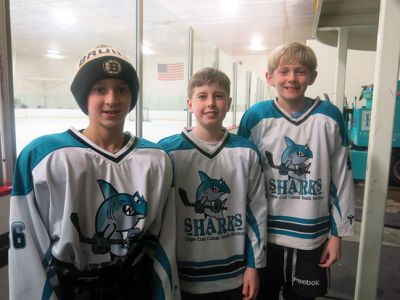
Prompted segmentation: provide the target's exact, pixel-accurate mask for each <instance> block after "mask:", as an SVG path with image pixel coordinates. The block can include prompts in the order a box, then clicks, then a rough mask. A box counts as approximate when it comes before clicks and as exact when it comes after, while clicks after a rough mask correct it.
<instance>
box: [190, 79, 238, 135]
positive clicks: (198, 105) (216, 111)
mask: <svg viewBox="0 0 400 300" xmlns="http://www.w3.org/2000/svg"><path fill="white" fill-rule="evenodd" d="M187 103H188V108H189V110H190V111H191V112H192V113H193V114H194V116H195V118H196V121H197V122H196V126H200V127H202V128H204V129H205V130H210V129H220V128H222V122H223V121H224V119H225V116H226V113H227V112H228V111H229V109H230V107H231V98H229V95H228V94H227V92H226V91H225V90H224V89H223V88H221V87H220V86H219V85H218V84H215V83H213V84H206V85H202V86H199V87H195V88H194V89H193V93H192V97H191V98H189V99H188V100H187Z"/></svg>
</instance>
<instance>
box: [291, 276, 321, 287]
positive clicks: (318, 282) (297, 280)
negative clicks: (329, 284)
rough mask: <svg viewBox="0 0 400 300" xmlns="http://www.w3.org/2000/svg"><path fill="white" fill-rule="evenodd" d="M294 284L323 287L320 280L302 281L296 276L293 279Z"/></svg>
mask: <svg viewBox="0 0 400 300" xmlns="http://www.w3.org/2000/svg"><path fill="white" fill-rule="evenodd" d="M293 282H297V283H298V284H301V285H308V286H319V285H321V284H320V281H319V280H308V279H300V278H297V277H296V276H295V277H294V278H293Z"/></svg>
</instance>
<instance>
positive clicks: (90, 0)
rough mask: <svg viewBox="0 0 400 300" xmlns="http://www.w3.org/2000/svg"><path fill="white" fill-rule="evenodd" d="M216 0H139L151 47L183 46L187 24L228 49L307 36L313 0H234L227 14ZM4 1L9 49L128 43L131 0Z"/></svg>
mask: <svg viewBox="0 0 400 300" xmlns="http://www.w3.org/2000/svg"><path fill="white" fill-rule="evenodd" d="M220 2H221V1H219V0H159V1H156V0H144V21H145V23H144V37H145V38H147V39H150V42H151V43H152V47H154V49H155V51H157V49H158V50H160V51H161V50H163V51H166V50H168V51H182V50H183V51H186V50H187V28H188V26H192V27H193V29H194V31H195V36H198V37H200V38H201V39H202V40H204V41H208V42H209V43H210V44H213V45H216V46H217V47H219V48H220V49H221V50H222V51H224V52H225V53H227V54H229V55H253V54H266V53H267V51H268V50H270V49H271V48H273V47H275V46H276V45H279V44H282V43H285V42H288V41H293V40H295V41H300V42H305V41H306V40H307V39H311V38H312V31H313V22H314V9H313V4H314V0H238V1H237V2H238V10H237V11H236V12H234V13H232V14H229V13H227V12H228V11H229V8H228V9H227V8H225V9H222V8H221V6H220ZM225 2H226V1H225ZM233 2H235V1H234V0H230V1H228V3H233ZM10 7H11V25H12V28H11V29H12V47H13V50H14V51H18V52H31V53H33V52H35V53H38V54H39V53H45V52H46V51H47V50H48V49H51V48H56V49H62V52H63V53H64V54H65V55H67V56H68V55H73V56H74V57H76V55H77V54H76V53H79V54H81V53H83V52H84V51H86V50H87V47H88V46H87V45H88V44H90V45H92V46H93V45H96V44H98V43H99V42H101V43H107V44H111V45H121V44H123V45H125V46H126V48H128V47H129V48H130V47H134V42H135V29H134V28H135V23H134V22H135V1H133V0H115V1H104V0H86V1H81V0H58V1H54V0H34V1H32V0H10ZM55 11H64V12H69V14H70V17H68V16H67V17H65V16H64V17H59V20H58V21H64V24H61V23H57V22H55V21H56V20H55V18H54V12H55ZM68 21H71V22H70V23H68ZM73 21H75V22H73ZM130 24H132V26H129V25H130ZM166 33H168V34H167V35H166ZM254 34H258V35H260V36H261V38H262V44H263V45H264V46H265V47H266V48H265V49H264V50H261V51H252V50H249V49H248V46H249V45H250V42H251V38H252V37H253V35H254ZM127 36H128V37H129V36H131V37H132V39H127V38H126V37H127ZM166 36H167V38H168V39H169V43H166V42H167V41H166V40H165V38H166ZM99 39H101V41H99ZM171 41H173V42H172V43H171ZM121 50H123V51H124V49H121Z"/></svg>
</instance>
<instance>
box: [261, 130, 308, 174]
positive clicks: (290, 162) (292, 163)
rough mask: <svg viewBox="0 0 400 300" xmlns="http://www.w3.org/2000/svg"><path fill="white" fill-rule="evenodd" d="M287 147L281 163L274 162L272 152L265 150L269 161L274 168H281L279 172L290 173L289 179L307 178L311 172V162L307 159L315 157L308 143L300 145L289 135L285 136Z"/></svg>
mask: <svg viewBox="0 0 400 300" xmlns="http://www.w3.org/2000/svg"><path fill="white" fill-rule="evenodd" d="M284 138H285V143H286V149H285V150H283V152H282V155H281V164H280V165H279V166H277V165H275V164H274V161H273V159H272V153H270V152H268V151H265V155H266V157H267V160H268V163H269V164H270V166H271V167H272V168H274V169H278V170H279V174H281V175H288V177H289V179H290V178H293V179H298V180H306V174H310V171H309V168H310V166H311V163H308V164H306V161H307V160H309V159H311V158H313V153H312V151H311V150H310V148H309V147H308V146H307V144H306V145H299V144H296V143H295V142H293V141H292V140H291V139H290V138H289V137H287V136H285V137H284Z"/></svg>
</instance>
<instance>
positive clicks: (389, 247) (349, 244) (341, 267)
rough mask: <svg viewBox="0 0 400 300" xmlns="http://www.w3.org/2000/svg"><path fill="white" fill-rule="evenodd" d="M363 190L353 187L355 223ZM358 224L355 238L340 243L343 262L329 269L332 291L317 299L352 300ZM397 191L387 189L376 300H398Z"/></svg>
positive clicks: (399, 204)
mask: <svg viewBox="0 0 400 300" xmlns="http://www.w3.org/2000/svg"><path fill="white" fill-rule="evenodd" d="M363 192H364V188H363V186H357V187H356V220H357V219H358V218H361V214H362V203H363V196H364V195H363V194H364V193H363ZM360 228H361V223H360V220H359V219H358V220H357V221H356V222H355V231H356V234H355V235H354V237H351V238H346V239H344V240H343V243H342V258H341V259H340V260H339V261H338V262H337V263H336V264H335V265H334V266H333V267H332V268H331V288H330V290H329V292H328V294H327V295H326V296H325V297H322V298H320V299H337V300H352V299H354V291H355V282H356V273H357V260H358V250H359V238H360ZM398 228H400V189H390V190H389V192H388V199H387V202H386V214H385V227H384V232H383V241H382V248H381V261H380V265H379V266H378V268H379V279H378V291H377V296H376V299H377V300H398V299H400V285H399V282H400V229H398Z"/></svg>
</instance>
